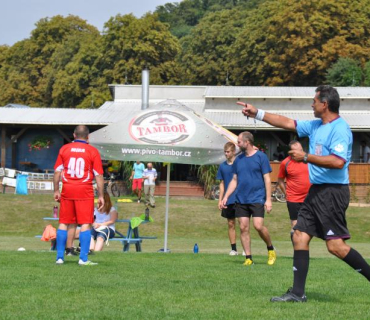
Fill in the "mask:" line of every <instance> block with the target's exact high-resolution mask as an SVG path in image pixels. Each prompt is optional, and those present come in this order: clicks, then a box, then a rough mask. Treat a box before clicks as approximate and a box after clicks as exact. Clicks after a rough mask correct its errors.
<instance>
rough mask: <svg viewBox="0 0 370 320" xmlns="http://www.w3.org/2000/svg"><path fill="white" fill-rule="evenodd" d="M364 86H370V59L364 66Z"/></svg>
mask: <svg viewBox="0 0 370 320" xmlns="http://www.w3.org/2000/svg"><path fill="white" fill-rule="evenodd" d="M364 78H365V79H364V86H366V87H370V61H368V62H366V64H365V67H364Z"/></svg>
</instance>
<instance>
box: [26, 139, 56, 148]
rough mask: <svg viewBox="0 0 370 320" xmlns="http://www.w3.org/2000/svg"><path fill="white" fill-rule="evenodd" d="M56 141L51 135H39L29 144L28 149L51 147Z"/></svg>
mask: <svg viewBox="0 0 370 320" xmlns="http://www.w3.org/2000/svg"><path fill="white" fill-rule="evenodd" d="M53 143H54V140H53V138H52V137H50V136H37V137H35V138H34V139H33V140H32V142H31V143H29V144H28V150H29V151H32V150H41V149H45V148H46V149H49V147H50V146H51V145H52V144H53Z"/></svg>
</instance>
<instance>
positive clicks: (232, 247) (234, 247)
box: [231, 243, 237, 251]
mask: <svg viewBox="0 0 370 320" xmlns="http://www.w3.org/2000/svg"><path fill="white" fill-rule="evenodd" d="M231 250H234V251H237V250H236V243H232V244H231Z"/></svg>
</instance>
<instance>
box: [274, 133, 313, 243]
mask: <svg viewBox="0 0 370 320" xmlns="http://www.w3.org/2000/svg"><path fill="white" fill-rule="evenodd" d="M289 147H290V150H298V151H303V148H302V145H301V144H300V143H299V142H298V141H297V140H292V141H290V143H289ZM284 180H286V186H285V183H284ZM278 184H279V187H280V189H281V191H283V192H284V194H285V198H286V199H287V206H288V212H289V217H290V224H291V231H290V239H291V240H292V243H293V233H294V230H293V227H294V226H295V225H296V223H297V217H298V212H299V209H300V208H301V206H302V205H303V201H304V199H305V198H306V196H307V193H308V190H309V189H310V187H311V184H310V178H309V175H308V165H307V163H303V162H297V161H295V160H293V159H292V157H291V156H289V157H287V158H285V159H284V160H283V161H282V162H281V164H280V168H279V175H278Z"/></svg>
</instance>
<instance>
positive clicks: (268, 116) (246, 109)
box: [237, 101, 296, 131]
mask: <svg viewBox="0 0 370 320" xmlns="http://www.w3.org/2000/svg"><path fill="white" fill-rule="evenodd" d="M237 104H239V105H241V106H243V110H242V113H243V114H244V115H245V116H247V117H252V118H256V119H257V120H261V121H264V122H266V123H268V124H271V125H272V126H274V127H278V128H282V129H286V130H291V131H296V127H295V123H294V120H293V119H290V118H287V117H284V116H281V115H278V114H273V113H269V112H265V111H263V110H262V109H260V110H258V109H257V108H255V107H253V106H252V105H251V104H248V103H244V102H240V101H239V102H237ZM261 117H262V118H261Z"/></svg>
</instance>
